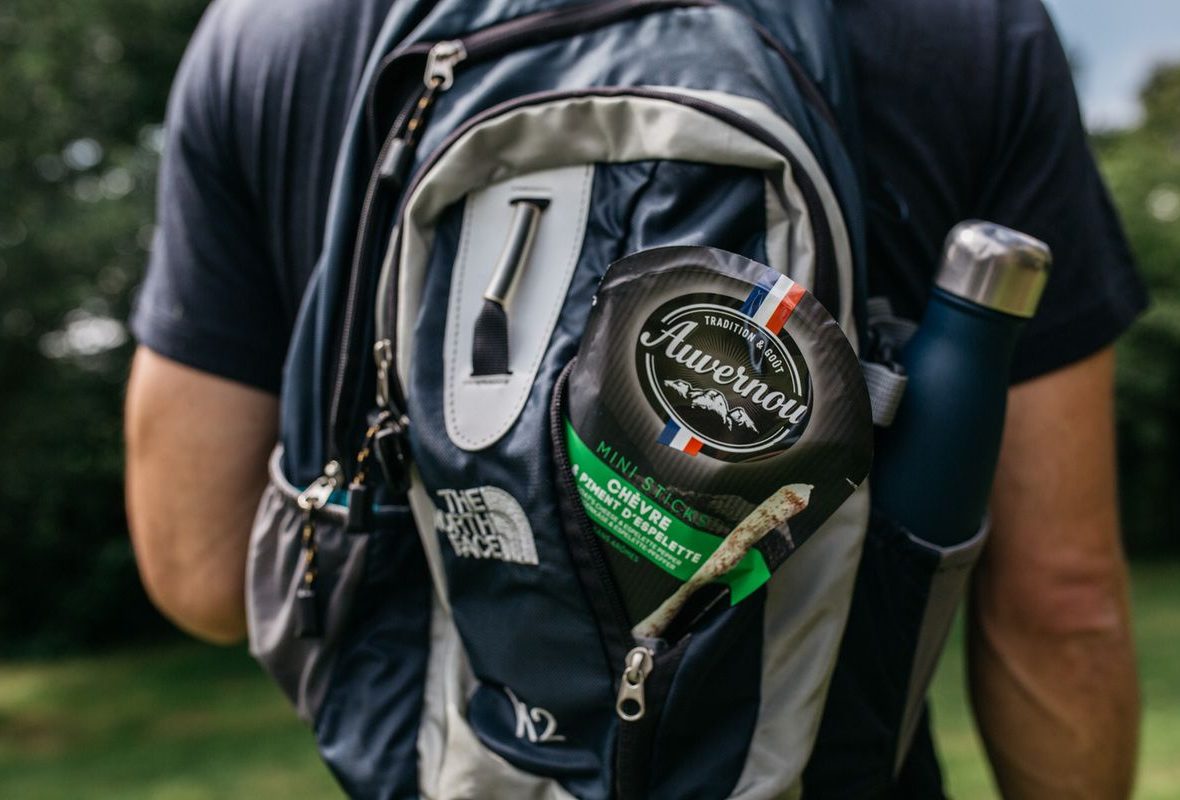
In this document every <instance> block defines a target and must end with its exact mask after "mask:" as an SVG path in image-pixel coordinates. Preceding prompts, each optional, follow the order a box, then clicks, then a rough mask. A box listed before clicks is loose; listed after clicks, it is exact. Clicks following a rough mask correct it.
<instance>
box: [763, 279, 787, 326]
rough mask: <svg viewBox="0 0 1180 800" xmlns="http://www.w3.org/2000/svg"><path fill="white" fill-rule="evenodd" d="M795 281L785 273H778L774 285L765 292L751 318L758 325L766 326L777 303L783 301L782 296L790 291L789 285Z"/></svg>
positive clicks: (776, 307) (777, 305) (776, 308)
mask: <svg viewBox="0 0 1180 800" xmlns="http://www.w3.org/2000/svg"><path fill="white" fill-rule="evenodd" d="M794 285H795V282H794V281H792V280H791V279H790V278H788V277H787V276H786V275H779V276H778V280H776V281H775V282H774V286H772V287H770V291H768V292H767V293H766V297H764V298H763V299H762V302H761V303H759V304H758V310H757V311H755V312H754V314H753V315H752V316H753V319H754V321H755V322H757V323H758V324H759V325H761V326H763V327H766V324H767V323H768V322H770V318H771V317H772V316H774V312H775V311H777V310H778V307H779V305H780V304H781V303H782V302H783V298H785V297H786V296H787V293H788V292H789V291H791V287H792V286H794Z"/></svg>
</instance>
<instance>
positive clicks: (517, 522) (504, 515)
mask: <svg viewBox="0 0 1180 800" xmlns="http://www.w3.org/2000/svg"><path fill="white" fill-rule="evenodd" d="M436 494H437V496H438V500H437V501H436V503H435V510H434V529H435V530H436V531H438V533H439V534H441V535H442V536H444V537H446V539H447V541H449V542H450V543H451V547H452V548H454V550H455V555H457V556H460V557H462V558H494V559H497V560H499V561H509V562H512V563H514V564H536V563H537V544H536V541H535V540H534V539H533V529H532V527H531V526H530V525H529V520H528V516H527V515H526V514H525V513H524V509H523V508H521V507H520V503H518V502H516V498H515V497H513V496H512V495H510V494H508V492H506V491H504V490H503V489H500V488H497V487H495V486H477V487H475V488H473V489H439V490H438V492H437V493H436Z"/></svg>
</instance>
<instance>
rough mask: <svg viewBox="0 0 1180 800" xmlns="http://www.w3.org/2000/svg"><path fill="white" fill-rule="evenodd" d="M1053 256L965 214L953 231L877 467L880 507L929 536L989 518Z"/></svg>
mask: <svg viewBox="0 0 1180 800" xmlns="http://www.w3.org/2000/svg"><path fill="white" fill-rule="evenodd" d="M1050 263H1051V255H1050V253H1049V248H1048V247H1047V246H1046V245H1045V244H1044V243H1043V242H1040V241H1038V240H1037V239H1034V238H1032V237H1031V236H1027V235H1025V234H1022V233H1019V232H1017V231H1014V230H1011V229H1009V228H1005V227H1003V226H1001V225H996V224H994V223H989V222H979V221H967V222H962V223H960V224H959V225H957V226H955V228H954V229H953V230H952V231H951V232H950V234H949V235H948V236H947V240H946V245H945V247H944V249H943V256H942V263H941V265H940V267H939V270H938V275H937V277H936V279H935V288H934V290H933V293H932V295H931V297H930V302H929V305H928V306H927V307H926V312H925V315H924V316H923V318H922V322H921V325H920V326H919V327H918V330H917V332H916V333H915V334H914V336H913V338H912V339H911V340H910V341H909V343H908V344H907V345H906V346H905V348H904V350H903V351H902V354H901V359H900V360H901V363H902V365H903V366H904V367H905V369H906V372H907V374H908V376H909V382H908V384H907V385H906V389H905V395H904V397H903V398H902V401H901V405H900V407H899V408H898V412H897V416H896V417H895V418H894V422H893V425H892V426H891V427H890V428H889V429H888V430H886V431H884V432H883V434H882V437H881V440H880V443H879V446H878V451H877V458H876V462H875V463H874V465H873V472H872V481H873V501H874V506H876V507H877V509H878V510H880V511H882V512H884V513H885V515H886V516H888V517H890V518H892V519H893V520H894V521H895V522H898V523H900V524H902V525H904V526H905V527H906V528H908V529H909V530H910V532H911V533H913V534H914V535H915V536H918V537H919V538H922V539H925V540H926V541H928V542H930V543H932V544H935V545H940V546H944V547H947V546H953V545H956V544H959V543H961V542H964V541H966V540H968V539H970V538H971V537H972V536H973V535H974V534H975V533H976V531H977V530H978V528H979V525H980V523H981V521H982V519H983V517H984V514H985V512H986V509H987V500H988V494H989V493H990V491H991V484H992V476H993V474H994V472H995V468H996V459H997V457H998V455H999V448H1000V437H1001V434H1002V432H1003V427H1004V411H1005V407H1006V401H1007V394H1008V373H1009V368H1010V366H1011V362H1012V352H1013V349H1014V348H1015V345H1016V340H1017V338H1018V337H1019V335H1020V331H1021V328H1022V327H1023V326H1024V322H1025V321H1026V320H1027V319H1028V318H1029V317H1031V316H1032V315H1033V313H1034V312H1035V311H1036V308H1037V304H1038V303H1039V301H1040V299H1041V292H1042V290H1043V289H1044V287H1045V281H1046V279H1047V278H1048V272H1049V265H1050Z"/></svg>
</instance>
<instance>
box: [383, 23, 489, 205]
mask: <svg viewBox="0 0 1180 800" xmlns="http://www.w3.org/2000/svg"><path fill="white" fill-rule="evenodd" d="M465 58H467V48H465V47H464V46H463V43H462V42H461V41H459V40H458V39H452V40H450V41H445V42H439V43H438V44H436V45H434V47H432V48H430V52H429V53H428V54H427V56H426V72H425V74H423V76H422V83H423V85H424V87H425V88H424V89H421V90H419V92H418V95H417V97H416V98H415V99H414V101H413V102H414V110H413V112H412V113H411V114H410V117H409V120H408V121H407V122H406V126H405V129H404V130H402V131H400V132H398V134H397V135H396V136H394V137H393V138H392V139H390V140H388V142H386V145H385V147H384V149H383V151H382V153H381V159H380V165H379V166H378V168H377V174H378V175H379V176H380V179H381V182H382V183H384V184H385V185H386V186H389V187H391V188H394V189H396V188H399V187H400V186H401V185H402V184H403V183H405V180H406V173H407V172H408V171H409V168H410V165H411V164H412V163H413V162H414V152H415V151H416V150H417V149H418V138H419V136H421V134H422V129H423V128H424V127H426V121H427V120H426V116H427V112H428V111H429V110H430V106H431V105H432V104H433V103H434V98H435V97H436V96H437V95H438V94H439V93H440V92H445V91H446V90H447V89H450V88H451V86H453V85H454V83H455V65H457V64H458V63H459V62H461V61H463V60H464V59H465Z"/></svg>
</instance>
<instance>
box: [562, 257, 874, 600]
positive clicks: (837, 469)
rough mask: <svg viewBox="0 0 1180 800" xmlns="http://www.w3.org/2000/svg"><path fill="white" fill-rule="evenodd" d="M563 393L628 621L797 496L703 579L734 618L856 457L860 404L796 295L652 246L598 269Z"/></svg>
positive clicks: (860, 456) (863, 406)
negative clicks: (802, 490)
mask: <svg viewBox="0 0 1180 800" xmlns="http://www.w3.org/2000/svg"><path fill="white" fill-rule="evenodd" d="M566 396H567V403H566V410H567V414H568V419H567V420H566V442H567V444H568V447H569V455H570V460H571V462H572V469H573V473H574V478H575V483H576V485H577V488H578V494H579V498H580V500H581V502H582V506H583V508H584V509H585V510H586V512H587V515H588V516H589V518H590V520H591V522H592V523H594V527H595V530H596V532H597V533H598V534H599V536H600V538H601V539H602V541H603V542H604V543H605V544H606V545H607V546H606V547H604V551H605V553H606V555H607V560H608V563H609V565H610V568H611V571H612V573H613V575H614V578H615V581H616V583H617V584H618V587H619V589H620V592H621V594H622V596H623V600H624V603H625V605H626V607H627V612H628V614H629V615H630V617H631V620H632V622H633V623H634V622H637V621H638V620H640V619H643V618H644V617H646V616H647V615H648V614H650V613H651V612H652V611H653V610H654V609H656V608H657V607H658V606H659V605H660V603H661V602H662V601H664V600H665V599H666V598H667V597H668V596H669V595H670V594H672V593H673V592H675V590H676V589H677V588H678V587H679V586H680V585H681V584H682V583H684V582H685V581H687V580H688V579H689V578H690V577H691V576H692V575H693V574H694V573H695V572H696V571H697V569H698V568H699V567H700V566H701V565H702V564H703V563H704V562H705V561H706V560H707V559H708V558H709V556H710V555H711V554H713V552H714V551H715V550H717V548H718V546H719V545H720V544H721V542H722V540H723V539H724V538H725V537H726V535H727V534H729V533H730V532H731V531H732V530H733V529H734V527H735V526H736V525H738V523H739V522H741V521H742V520H743V519H745V518H746V517H747V516H748V515H749V514H750V513H751V512H753V511H754V510H755V509H756V508H757V507H758V506H759V505H760V504H761V503H762V502H763V501H764V500H766V499H767V498H769V497H771V496H772V495H774V494H775V493H776V491H779V490H780V488H781V487H784V486H787V485H788V484H799V485H802V486H804V487H806V488H808V489H810V494H809V497H808V498H807V500H806V504H805V507H804V508H803V509H802V511H800V512H798V513H797V514H796V515H795V516H794V517H793V518H792V519H790V520H789V522H783V523H781V524H778V525H776V526H775V527H774V528H773V529H772V530H770V531H769V532H768V533H767V534H766V535H765V536H764V537H762V538H761V539H760V541H758V542H757V544H756V545H755V546H754V548H753V549H751V550H750V551H749V552H748V553H747V554H746V555H745V556H744V557H743V558H741V560H740V561H738V562H737V563H736V565H735V566H733V567H732V568H730V569H728V571H726V572H725V574H724V575H721V576H719V577H718V578H717V584H718V586H719V587H721V589H728V593H729V597H730V601H731V602H732V603H737V602H740V601H741V600H742V599H744V598H745V597H748V596H749V595H750V594H751V593H752V592H754V591H755V590H756V589H757V588H758V587H760V586H761V585H762V584H763V583H765V582H766V580H768V579H769V577H770V574H771V573H772V572H773V571H774V570H775V569H776V568H777V567H778V566H779V565H781V564H782V563H783V562H784V561H785V560H786V559H787V558H789V557H790V555H791V554H792V553H793V552H794V551H795V550H796V549H797V548H799V547H800V546H802V545H803V543H804V542H805V541H806V540H807V539H808V538H809V537H810V536H811V535H812V534H813V533H814V532H815V531H816V530H817V529H818V528H819V527H820V525H821V524H822V523H823V522H824V521H825V520H826V519H827V518H828V517H829V516H831V514H832V513H833V512H834V511H835V510H836V509H837V508H838V507H839V506H840V505H841V504H842V503H843V502H844V501H845V500H846V499H847V498H848V497H849V495H850V494H851V493H852V492H853V491H854V490H855V489H856V487H857V486H858V485H859V484H860V483H861V481H863V480H864V478H865V476H866V475H867V473H868V470H869V464H870V461H871V458H872V441H873V439H872V415H871V412H870V408H869V399H868V394H867V392H866V389H865V383H864V378H863V376H862V373H861V369H860V364H859V361H858V360H857V357H856V354H855V353H854V352H853V350H852V347H851V346H850V344H849V343H848V340H847V339H846V338H845V336H844V334H843V332H842V331H841V330H840V327H839V325H838V324H837V323H836V321H835V320H834V319H832V317H831V316H830V315H829V314H828V312H827V311H826V310H825V309H824V308H823V306H822V305H820V303H819V301H817V300H816V299H815V297H813V296H812V295H811V294H810V293H809V292H807V291H805V290H804V289H803V288H802V286H800V285H799V284H796V283H794V282H793V281H791V280H790V279H789V278H787V277H785V276H784V275H782V274H781V273H779V272H777V271H776V270H773V269H772V268H770V267H768V266H766V265H764V264H759V263H758V262H756V261H752V260H750V259H747V258H744V257H742V256H739V255H735V254H733V253H728V252H725V251H721V250H714V249H710V248H703V247H666V248H657V249H653V250H645V251H642V252H639V253H636V254H634V255H631V256H628V257H626V258H623V259H621V260H620V261H618V262H616V263H614V264H613V265H611V267H610V269H609V270H607V273H606V275H605V277H604V278H603V280H602V283H601V285H600V287H599V290H598V294H597V297H596V299H595V305H594V308H593V310H592V311H591V314H590V319H589V322H588V324H587V328H586V332H585V336H584V338H583V340H582V343H581V346H580V348H579V350H578V355H577V360H576V362H575V364H574V366H573V367H572V369H571V370H570V373H569V377H568V383H567V385H566ZM698 580H699V579H698ZM714 594H716V591H715V592H714ZM714 599H716V597H714Z"/></svg>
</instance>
